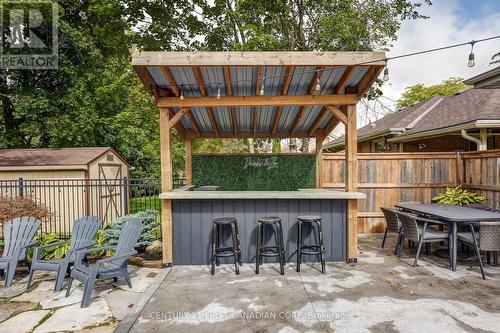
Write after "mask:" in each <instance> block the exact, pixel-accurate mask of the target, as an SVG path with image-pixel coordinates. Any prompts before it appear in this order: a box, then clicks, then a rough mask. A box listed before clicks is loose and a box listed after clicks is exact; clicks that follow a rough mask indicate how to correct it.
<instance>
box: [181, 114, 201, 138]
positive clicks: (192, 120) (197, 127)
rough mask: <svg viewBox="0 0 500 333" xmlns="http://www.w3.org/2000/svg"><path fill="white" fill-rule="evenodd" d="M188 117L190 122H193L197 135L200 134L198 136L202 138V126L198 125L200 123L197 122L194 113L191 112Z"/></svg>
mask: <svg viewBox="0 0 500 333" xmlns="http://www.w3.org/2000/svg"><path fill="white" fill-rule="evenodd" d="M187 116H188V118H189V121H191V124H192V125H193V129H194V131H195V132H196V134H198V136H200V135H201V131H200V125H198V122H197V121H196V118H195V117H194V115H193V112H192V111H191V110H189V111H188V113H187ZM184 133H187V131H184Z"/></svg>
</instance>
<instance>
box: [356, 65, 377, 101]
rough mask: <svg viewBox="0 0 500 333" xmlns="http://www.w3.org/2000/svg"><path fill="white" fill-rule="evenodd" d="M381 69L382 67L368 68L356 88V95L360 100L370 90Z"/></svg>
mask: <svg viewBox="0 0 500 333" xmlns="http://www.w3.org/2000/svg"><path fill="white" fill-rule="evenodd" d="M382 68H383V67H370V68H369V69H368V71H367V72H366V73H365V75H364V76H363V78H362V79H361V80H360V81H359V83H358V86H357V93H358V96H359V97H360V98H361V97H363V96H364V94H365V93H366V91H367V90H368V89H370V87H371V86H372V84H373V81H375V79H376V78H377V76H378V75H379V74H380V71H381V70H382Z"/></svg>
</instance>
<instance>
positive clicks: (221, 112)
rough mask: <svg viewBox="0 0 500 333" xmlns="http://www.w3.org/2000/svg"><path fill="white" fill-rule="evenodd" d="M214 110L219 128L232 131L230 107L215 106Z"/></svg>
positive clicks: (223, 130)
mask: <svg viewBox="0 0 500 333" xmlns="http://www.w3.org/2000/svg"><path fill="white" fill-rule="evenodd" d="M213 111H214V113H215V118H216V119H217V124H218V125H219V129H220V130H221V131H222V132H228V131H231V130H232V127H231V112H230V111H229V108H213Z"/></svg>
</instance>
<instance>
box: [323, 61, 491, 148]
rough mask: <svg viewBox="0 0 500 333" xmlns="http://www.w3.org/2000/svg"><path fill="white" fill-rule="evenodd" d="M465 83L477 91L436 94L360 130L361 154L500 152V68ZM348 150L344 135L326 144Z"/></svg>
mask: <svg viewBox="0 0 500 333" xmlns="http://www.w3.org/2000/svg"><path fill="white" fill-rule="evenodd" d="M465 83H467V84H470V85H473V86H474V88H471V89H468V90H465V91H463V92H461V93H458V94H455V95H452V96H436V97H432V98H430V99H428V100H426V101H423V102H420V103H417V104H415V105H412V106H410V107H407V108H404V109H401V110H398V111H396V112H393V113H390V114H388V115H387V116H385V117H383V118H381V119H379V120H377V121H374V122H372V123H371V124H368V125H366V126H364V127H362V128H360V129H358V152H360V153H375V152H441V151H448V152H449V151H474V150H487V149H498V148H500V67H497V68H494V69H493V70H490V71H488V72H486V73H482V74H481V75H478V76H476V77H474V78H471V79H469V80H466V81H465ZM324 148H325V149H326V150H327V151H330V152H336V151H340V150H343V149H344V137H343V136H341V137H339V138H338V139H336V140H334V141H331V142H329V143H327V144H325V145H324Z"/></svg>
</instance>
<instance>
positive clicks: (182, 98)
mask: <svg viewBox="0 0 500 333" xmlns="http://www.w3.org/2000/svg"><path fill="white" fill-rule="evenodd" d="M180 98H181V101H183V100H184V85H181V97H180Z"/></svg>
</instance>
